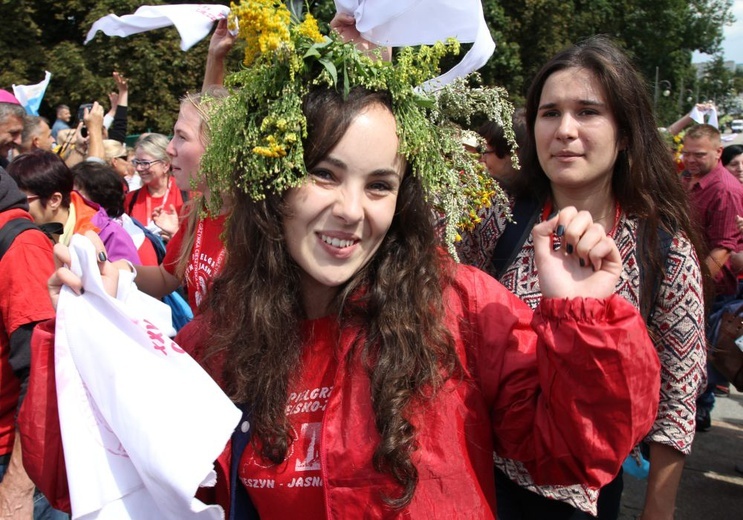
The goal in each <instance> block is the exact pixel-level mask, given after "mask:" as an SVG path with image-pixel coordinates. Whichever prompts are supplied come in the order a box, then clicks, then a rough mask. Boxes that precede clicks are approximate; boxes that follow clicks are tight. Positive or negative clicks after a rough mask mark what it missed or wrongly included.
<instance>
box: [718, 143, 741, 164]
mask: <svg viewBox="0 0 743 520" xmlns="http://www.w3.org/2000/svg"><path fill="white" fill-rule="evenodd" d="M742 153H743V145H740V144H731V145H730V146H726V147H725V148H723V149H722V156H721V157H720V160H721V161H722V165H723V166H727V165H728V164H730V161H732V160H733V159H735V158H736V157H738V156H739V155H740V154H742Z"/></svg>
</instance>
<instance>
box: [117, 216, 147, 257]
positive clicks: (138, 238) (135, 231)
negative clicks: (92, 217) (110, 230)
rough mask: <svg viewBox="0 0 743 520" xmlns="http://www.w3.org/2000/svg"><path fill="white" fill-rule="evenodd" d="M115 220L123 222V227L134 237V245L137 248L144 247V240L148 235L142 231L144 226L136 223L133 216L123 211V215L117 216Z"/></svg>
mask: <svg viewBox="0 0 743 520" xmlns="http://www.w3.org/2000/svg"><path fill="white" fill-rule="evenodd" d="M114 220H115V221H116V222H118V223H119V224H121V227H123V228H124V229H125V230H126V232H127V233H129V236H130V237H132V242H134V246H135V247H136V248H137V249H139V248H140V247H142V244H144V241H145V240H147V236H146V235H145V234H144V231H142V228H140V227H139V226H138V225H136V224H135V223H134V221H133V220H132V217H130V216H129V215H127V214H126V213H122V214H121V216H119V217H117V218H115V219H114Z"/></svg>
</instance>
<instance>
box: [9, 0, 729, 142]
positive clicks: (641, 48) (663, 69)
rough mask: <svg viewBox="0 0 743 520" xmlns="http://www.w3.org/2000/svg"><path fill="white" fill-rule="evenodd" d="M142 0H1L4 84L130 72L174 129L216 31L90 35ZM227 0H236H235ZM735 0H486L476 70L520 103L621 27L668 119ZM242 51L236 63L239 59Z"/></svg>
mask: <svg viewBox="0 0 743 520" xmlns="http://www.w3.org/2000/svg"><path fill="white" fill-rule="evenodd" d="M142 3H143V2H142V0H136V1H135V0H57V1H56V2H48V1H42V0H0V19H2V20H3V21H4V26H5V27H4V30H3V31H2V34H0V63H2V64H3V66H2V67H0V88H9V87H10V85H11V84H12V83H16V84H29V83H37V82H39V81H41V79H42V78H43V76H44V70H49V71H50V72H51V73H52V74H53V76H52V81H51V84H50V86H49V89H48V91H47V94H46V98H45V101H44V103H43V104H42V113H43V114H45V115H47V116H51V117H52V118H53V116H54V114H53V113H52V110H51V107H53V106H55V105H56V104H58V103H67V104H69V105H71V106H72V107H73V110H74V107H76V106H77V105H78V104H79V103H84V102H89V101H91V100H98V101H101V102H103V103H104V104H105V105H106V106H107V105H108V99H107V93H108V92H109V91H111V90H112V89H113V87H114V83H113V80H112V78H111V73H112V72H113V71H114V70H118V71H121V72H123V73H124V74H125V75H126V76H127V77H128V78H129V80H130V85H131V95H130V103H129V105H130V112H131V119H130V129H131V130H132V131H135V132H136V131H144V130H148V129H151V130H157V131H163V132H168V131H169V130H170V128H172V124H173V120H174V118H175V116H176V114H177V109H178V99H179V98H180V97H181V96H182V95H183V94H184V93H185V92H187V91H193V90H197V89H198V88H199V87H200V84H201V78H202V75H203V71H204V63H205V59H206V50H207V47H208V41H206V40H205V41H202V42H201V43H199V44H197V45H196V46H194V47H193V48H192V49H190V50H189V51H188V52H185V53H184V52H182V51H181V50H180V48H179V41H180V40H179V36H178V33H177V32H176V31H175V29H172V28H169V29H160V30H157V31H152V32H148V33H142V34H137V35H133V36H130V37H128V38H117V37H109V36H105V35H103V34H101V33H98V35H96V37H95V39H94V40H93V41H92V42H91V43H90V44H88V45H86V46H83V45H82V42H83V40H84V38H85V35H86V33H87V31H88V29H89V28H90V26H91V25H92V24H93V22H94V21H95V20H97V19H98V18H100V17H102V16H104V15H106V14H109V13H115V14H118V15H123V14H129V13H133V12H134V11H135V10H136V9H137V7H139V6H140V5H141V4H142ZM148 3H149V4H162V3H203V0H195V1H191V2H189V1H188V0H172V1H170V2H163V1H162V0H149V1H148ZM219 3H222V4H228V3H229V2H228V0H224V1H220V2H219ZM299 3H300V4H306V5H309V8H310V10H311V11H312V12H313V13H314V14H315V15H316V16H317V17H318V19H319V20H320V21H321V23H323V24H325V27H327V23H328V22H329V21H330V19H331V18H332V16H333V13H334V11H335V7H334V4H333V1H332V0H314V1H306V2H305V1H304V0H303V1H301V2H299ZM731 3H732V0H483V9H484V12H485V18H486V20H487V22H488V25H489V27H490V30H491V33H492V35H493V38H494V40H495V41H496V44H497V47H496V52H495V55H494V56H493V57H492V58H491V60H490V61H489V62H488V64H487V65H486V66H485V67H484V68H483V69H482V70H481V71H480V72H481V74H482V77H483V81H484V82H485V83H486V84H491V85H500V86H503V87H505V88H506V89H508V91H509V92H510V94H511V97H512V98H513V100H514V101H515V102H516V103H517V104H518V103H519V102H521V101H522V100H523V97H524V96H525V94H526V90H527V88H528V86H529V84H530V82H531V79H532V78H533V76H534V74H535V73H536V72H537V71H538V70H539V67H541V65H542V64H544V63H545V62H546V61H547V60H548V59H549V58H550V57H551V56H552V55H553V54H554V53H555V52H557V51H558V50H560V49H562V48H564V47H566V46H568V45H570V44H572V43H575V42H578V41H580V40H582V39H584V38H586V37H588V36H591V35H594V34H609V35H611V36H613V37H614V38H615V39H616V40H617V41H618V42H619V44H620V45H621V46H623V47H624V48H625V49H626V50H627V51H628V52H629V53H630V54H631V55H632V56H633V57H634V58H635V60H636V62H637V64H638V66H639V68H640V69H641V70H642V71H643V73H644V74H645V77H647V78H648V89H649V91H650V92H651V94H652V93H653V89H654V81H655V77H656V76H655V71H656V67H657V70H658V77H659V79H660V80H666V81H668V82H670V83H671V89H670V90H671V94H670V95H669V96H668V97H667V98H666V97H662V99H660V100H659V103H658V112H659V120H660V122H661V124H667V123H668V122H669V121H672V120H674V119H675V118H676V117H677V115H678V113H679V112H681V111H685V110H688V105H689V102H688V101H687V99H688V98H689V95H688V91H689V90H691V91H694V92H696V91H698V89H699V87H700V86H701V85H697V84H696V83H695V81H696V79H695V74H694V71H693V69H692V67H691V54H692V52H693V51H695V50H699V51H702V52H705V53H707V54H715V53H719V51H720V44H721V41H722V29H723V27H724V26H725V25H726V24H730V23H732V21H733V19H732V15H731V11H730V8H731ZM241 54H242V53H241V52H239V51H237V50H236V51H234V52H233V53H232V55H231V56H230V58H231V60H232V61H231V63H230V67H231V68H236V67H238V66H239V62H240V59H241Z"/></svg>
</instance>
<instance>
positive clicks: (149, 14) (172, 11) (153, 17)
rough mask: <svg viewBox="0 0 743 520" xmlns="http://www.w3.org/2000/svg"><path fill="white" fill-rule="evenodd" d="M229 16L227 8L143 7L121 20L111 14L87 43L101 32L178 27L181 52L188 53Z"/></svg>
mask: <svg viewBox="0 0 743 520" xmlns="http://www.w3.org/2000/svg"><path fill="white" fill-rule="evenodd" d="M229 12H230V8H229V7H228V6H226V5H209V4H178V5H143V6H142V7H140V8H139V9H137V10H136V11H135V12H134V14H126V15H124V16H121V17H119V16H116V15H115V14H109V15H107V16H104V17H103V18H100V19H98V20H97V21H96V22H95V23H94V24H93V26H92V27H91V28H90V30H89V31H88V35H87V36H86V38H85V43H88V42H89V41H90V40H92V39H93V37H94V36H95V33H97V32H98V31H103V33H104V34H107V35H108V36H129V35H131V34H137V33H141V32H145V31H151V30H152V29H160V28H162V27H170V26H171V25H175V28H176V29H178V33H179V34H180V35H181V50H183V51H187V50H188V49H190V48H191V47H192V46H193V45H194V44H196V43H198V42H199V41H201V40H202V39H203V38H204V37H205V36H206V35H207V34H209V31H210V30H211V28H212V26H213V25H214V22H216V21H217V20H219V19H220V18H226V17H227V15H228V14H229Z"/></svg>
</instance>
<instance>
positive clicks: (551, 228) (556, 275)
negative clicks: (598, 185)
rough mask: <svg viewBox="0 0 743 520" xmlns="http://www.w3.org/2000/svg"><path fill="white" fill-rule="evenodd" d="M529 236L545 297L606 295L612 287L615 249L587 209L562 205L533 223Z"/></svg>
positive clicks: (616, 259)
mask: <svg viewBox="0 0 743 520" xmlns="http://www.w3.org/2000/svg"><path fill="white" fill-rule="evenodd" d="M532 240H533V243H534V258H535V261H536V264H537V269H538V272H539V283H540V288H541V289H542V294H543V295H544V296H545V297H560V298H570V297H575V296H593V297H606V296H609V295H610V294H611V293H612V292H613V291H614V286H615V284H616V281H617V279H618V276H619V274H620V272H621V258H620V256H619V251H618V250H617V247H616V244H615V243H614V240H613V239H612V238H611V237H608V236H606V232H605V231H604V228H603V227H602V226H600V225H599V224H596V223H594V222H593V219H592V218H591V214H590V213H588V212H586V211H577V210H576V209H575V208H572V207H569V208H564V209H563V210H562V211H560V212H559V213H558V214H557V215H555V216H553V217H552V218H549V219H547V220H545V221H544V222H541V223H539V224H537V225H536V226H534V229H533V230H532Z"/></svg>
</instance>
